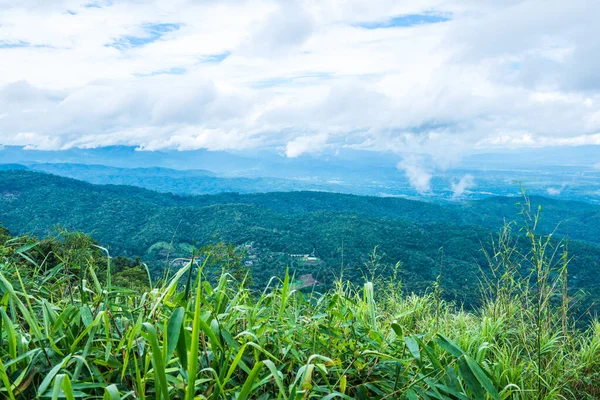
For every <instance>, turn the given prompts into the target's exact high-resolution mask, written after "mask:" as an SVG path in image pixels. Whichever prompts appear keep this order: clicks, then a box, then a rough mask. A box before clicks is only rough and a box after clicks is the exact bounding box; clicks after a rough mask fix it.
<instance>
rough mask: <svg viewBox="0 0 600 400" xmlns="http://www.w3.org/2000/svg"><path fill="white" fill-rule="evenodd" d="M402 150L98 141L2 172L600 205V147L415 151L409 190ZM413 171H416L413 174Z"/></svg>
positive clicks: (153, 184) (33, 154) (15, 156)
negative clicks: (444, 160)
mask: <svg viewBox="0 0 600 400" xmlns="http://www.w3.org/2000/svg"><path fill="white" fill-rule="evenodd" d="M400 160H402V155H398V154H394V153H391V152H379V153H376V152H370V151H358V150H351V149H345V150H343V151H338V152H337V153H334V154H328V153H323V154H320V155H304V156H301V157H298V158H287V157H285V156H282V155H280V154H278V153H276V152H270V151H261V152H255V153H250V152H245V153H235V154H234V153H230V152H224V151H208V150H194V151H174V150H173V151H154V152H151V151H138V150H136V149H135V148H134V147H123V146H115V147H103V148H97V149H78V148H74V149H69V150H61V151H41V150H26V149H23V148H21V147H15V146H5V147H3V148H1V149H0V169H15V168H19V169H30V170H34V171H40V172H46V173H52V174H55V175H60V176H66V177H71V178H75V179H80V180H85V181H87V182H91V183H97V184H125V185H134V186H139V187H144V188H147V189H152V190H157V191H161V192H171V193H177V194H182V195H185V194H216V193H222V192H239V193H262V192H272V191H294V190H319V191H330V192H340V193H352V194H359V195H374V196H400V197H408V198H420V199H428V200H433V201H437V200H441V199H452V200H460V199H477V198H484V197H489V196H494V195H503V196H511V195H516V194H518V191H519V188H518V187H519V185H518V184H517V183H515V182H516V181H518V182H520V183H521V184H522V185H523V186H524V187H526V188H527V189H528V190H529V192H530V193H532V194H538V195H545V196H551V197H556V198H562V199H571V200H583V201H588V202H592V203H598V202H600V169H599V168H598V162H599V161H600V146H581V147H564V148H544V149H521V150H515V151H513V152H504V153H495V154H474V155H470V156H467V157H465V158H463V159H462V160H461V161H460V162H457V163H456V164H454V165H453V166H452V168H448V169H440V168H439V167H436V163H435V162H434V160H432V159H431V158H430V157H426V156H423V157H421V158H420V161H419V162H420V163H421V164H420V165H419V166H418V168H414V169H413V171H412V173H417V174H422V175H424V177H425V179H427V182H428V183H429V190H421V191H418V190H416V189H415V187H413V185H414V184H413V182H411V179H413V178H414V176H412V177H411V176H408V175H407V172H406V171H404V170H399V169H398V166H397V164H398V162H399V161H400ZM417 178H418V177H417Z"/></svg>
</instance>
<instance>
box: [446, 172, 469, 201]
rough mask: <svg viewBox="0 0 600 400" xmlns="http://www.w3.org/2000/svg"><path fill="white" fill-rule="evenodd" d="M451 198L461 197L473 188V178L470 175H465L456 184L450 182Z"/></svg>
mask: <svg viewBox="0 0 600 400" xmlns="http://www.w3.org/2000/svg"><path fill="white" fill-rule="evenodd" d="M451 187H452V197H454V198H457V197H461V196H462V195H463V193H464V192H465V191H466V190H468V189H471V188H473V187H475V178H474V177H473V175H471V174H466V175H464V176H463V177H462V178H460V180H459V181H458V182H452V183H451Z"/></svg>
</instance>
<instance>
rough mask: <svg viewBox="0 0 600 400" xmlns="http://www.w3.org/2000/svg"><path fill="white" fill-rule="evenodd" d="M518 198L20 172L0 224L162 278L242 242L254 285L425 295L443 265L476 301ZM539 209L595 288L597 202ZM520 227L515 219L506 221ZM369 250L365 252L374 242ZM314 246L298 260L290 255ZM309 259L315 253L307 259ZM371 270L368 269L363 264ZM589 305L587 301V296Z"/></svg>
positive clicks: (447, 281)
mask: <svg viewBox="0 0 600 400" xmlns="http://www.w3.org/2000/svg"><path fill="white" fill-rule="evenodd" d="M520 201H522V199H520V198H517V197H510V198H507V197H498V198H489V199H486V200H481V201H473V202H467V203H462V204H459V203H449V204H433V203H427V202H419V201H413V200H407V199H401V198H381V197H363V196H354V195H343V194H334V193H322V192H289V193H265V194H248V195H241V194H235V193H227V194H219V195H212V196H187V197H186V196H177V195H172V194H163V193H157V192H153V191H149V190H145V189H140V188H136V187H130V186H115V185H106V186H103V185H92V184H89V183H85V182H81V181H77V180H73V179H67V178H62V177H58V176H53V175H47V174H41V173H35V172H29V171H19V170H12V171H3V172H0V222H2V223H3V224H4V225H5V226H6V227H7V228H8V229H9V230H10V231H11V232H12V233H13V234H24V233H30V234H33V235H37V236H39V237H43V236H45V235H47V234H51V233H52V229H53V227H55V226H56V225H57V224H60V225H62V226H64V227H66V228H68V229H70V230H76V231H82V232H85V233H89V234H91V235H92V237H93V238H94V239H96V240H97V241H98V242H99V243H100V244H102V245H108V246H110V248H111V253H112V254H113V255H129V256H134V255H139V256H141V257H142V259H143V260H144V261H145V262H147V263H148V265H149V266H150V267H151V270H152V272H153V273H154V274H155V275H157V276H159V275H160V274H161V272H162V269H163V268H164V266H165V260H166V259H167V256H169V257H170V258H171V259H172V258H174V257H179V256H189V254H190V249H191V248H192V245H193V246H195V247H201V246H203V245H206V244H210V243H217V242H225V243H229V244H234V245H244V244H245V245H246V246H245V249H246V252H247V255H246V256H247V258H246V261H247V265H248V267H249V268H250V269H251V271H252V275H253V282H254V284H255V285H256V286H260V285H262V284H264V283H265V282H266V281H267V280H268V279H269V278H270V277H271V276H272V275H281V274H282V273H284V272H285V267H286V266H290V267H291V268H292V272H296V273H297V274H308V273H311V274H313V276H314V277H315V278H316V279H317V280H318V281H320V282H323V283H325V284H327V283H328V282H331V281H332V279H333V277H334V276H338V275H340V274H341V273H342V265H343V274H344V277H345V278H348V279H351V280H354V281H361V280H362V277H363V275H365V274H367V275H368V274H382V275H385V276H389V275H390V274H391V273H392V271H393V266H394V265H395V264H396V263H397V262H400V267H399V272H398V273H399V276H400V278H401V279H402V281H403V283H404V285H405V287H406V288H407V290H409V291H413V290H414V291H424V290H426V289H427V288H428V287H431V285H432V284H433V283H434V282H435V281H436V279H437V277H438V275H440V271H441V285H442V288H443V292H444V296H445V297H446V298H449V299H455V300H459V301H460V302H464V304H466V305H474V304H475V303H476V299H475V297H476V296H474V293H476V292H477V290H478V286H479V278H480V276H481V272H480V268H484V269H485V267H486V264H487V262H486V258H485V255H484V252H483V251H482V248H489V244H490V243H491V239H492V235H493V234H495V233H497V232H498V231H499V230H500V228H501V227H502V225H503V223H504V221H512V220H516V221H520V220H522V216H520V215H519V211H520V206H519V205H517V203H518V202H520ZM531 201H532V204H533V206H532V207H533V209H534V210H535V208H536V207H537V206H541V207H542V210H543V211H542V217H541V220H540V230H541V231H543V232H546V233H550V232H552V231H553V229H554V228H555V226H556V225H557V224H558V223H559V222H560V223H561V224H560V225H559V226H558V229H557V230H556V233H557V235H558V236H560V235H564V234H567V233H568V236H569V238H570V239H571V240H570V242H569V251H570V255H572V256H573V259H572V261H571V264H570V269H569V271H570V284H571V287H572V289H573V291H574V292H575V291H576V290H577V289H585V290H587V291H589V292H590V293H594V294H595V296H598V293H600V283H599V282H600V264H599V263H600V261H599V260H600V207H599V206H595V205H591V204H586V203H579V202H564V201H557V200H550V199H546V198H538V197H534V198H531ZM514 231H515V234H519V232H518V227H517V226H516V225H515V227H514ZM375 248H377V252H376V254H375V255H373V250H374V249H375ZM308 254H312V255H313V256H314V258H315V260H313V261H311V262H306V261H305V259H304V258H300V259H299V258H297V257H296V258H295V255H308ZM311 260H312V259H311ZM374 260H375V261H376V264H378V265H379V266H378V267H377V270H376V271H372V270H371V267H370V266H372V265H374V264H375V262H374ZM586 304H588V305H589V304H591V303H590V301H587V302H586Z"/></svg>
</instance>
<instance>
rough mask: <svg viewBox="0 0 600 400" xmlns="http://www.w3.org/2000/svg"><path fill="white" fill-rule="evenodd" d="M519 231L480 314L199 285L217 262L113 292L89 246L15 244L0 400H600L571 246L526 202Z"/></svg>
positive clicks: (0, 248) (5, 305)
mask: <svg viewBox="0 0 600 400" xmlns="http://www.w3.org/2000/svg"><path fill="white" fill-rule="evenodd" d="M524 218H525V221H526V222H527V221H529V225H528V224H527V223H526V224H525V234H526V235H527V237H528V238H529V239H530V241H531V249H530V251H529V252H528V253H519V252H518V251H517V250H516V248H515V247H514V246H513V244H514V238H513V235H512V233H511V226H510V225H509V226H507V227H506V228H505V230H504V231H503V232H501V233H500V234H499V235H498V237H497V238H495V240H494V243H493V246H492V247H493V251H492V252H490V253H489V254H487V256H488V261H489V265H487V266H484V267H482V269H483V271H482V289H483V290H482V294H478V293H473V296H480V295H481V296H483V297H484V299H483V306H482V307H481V308H480V309H478V310H476V311H469V312H467V311H464V310H462V309H461V308H460V307H458V306H456V305H454V304H450V303H447V302H445V301H444V300H442V299H441V298H440V291H442V290H443V287H441V288H439V287H436V288H434V290H432V291H431V292H430V294H425V295H421V296H417V295H414V294H410V293H403V291H402V285H401V282H398V281H396V280H395V279H389V280H378V279H374V280H373V279H366V280H365V283H364V285H359V286H357V285H353V284H351V283H349V282H344V281H338V282H336V284H335V285H334V287H333V288H332V289H330V290H328V291H327V292H325V293H317V292H315V291H314V290H313V291H310V292H306V293H305V292H302V291H297V290H294V289H293V288H292V285H291V282H292V279H293V278H292V277H291V276H289V275H288V274H286V276H285V278H284V279H283V280H281V281H280V280H278V279H275V278H274V279H273V280H272V281H271V282H270V284H269V286H268V287H267V288H265V289H264V291H262V292H259V293H257V292H254V291H251V290H250V289H247V288H246V285H245V281H244V279H243V278H241V279H239V278H238V279H235V278H234V277H233V276H232V275H230V274H228V273H227V269H225V268H223V270H222V273H221V274H220V275H218V274H217V276H218V279H216V280H209V279H207V278H206V277H207V276H208V275H209V274H208V272H209V271H207V270H206V269H207V268H209V267H210V268H219V265H220V261H219V259H214V258H211V257H215V255H213V254H199V255H197V256H196V257H194V258H193V261H192V262H190V263H188V265H187V266H185V267H184V268H182V269H180V270H179V271H177V272H176V273H174V274H171V276H170V277H169V278H167V279H166V280H164V281H162V282H155V283H154V286H153V288H152V289H150V287H151V286H150V285H148V287H147V289H146V290H131V289H127V288H123V287H117V286H112V285H111V284H110V282H111V280H112V276H111V274H112V273H111V268H110V267H108V266H107V265H100V263H99V261H98V260H102V259H98V258H94V257H92V256H91V254H93V252H92V249H90V252H89V253H86V252H82V251H81V249H79V250H78V252H77V254H76V255H72V256H65V255H64V254H63V255H62V257H61V258H60V260H59V262H58V263H57V264H56V265H51V264H50V263H49V262H48V261H47V260H48V259H49V258H43V261H41V262H38V261H35V260H36V258H35V257H33V256H32V252H34V251H35V250H36V247H35V246H31V245H25V243H24V242H23V240H22V239H20V238H14V239H8V240H7V241H6V243H4V244H3V245H0V260H1V261H0V343H1V347H0V382H1V384H0V397H2V396H4V397H7V398H10V399H31V398H36V397H40V398H50V399H58V398H67V399H73V398H98V399H100V398H102V399H126V398H137V399H188V400H192V399H205V398H206V399H250V398H251V399H261V398H262V399H267V398H278V399H305V398H325V399H337V398H339V399H348V398H358V399H411V400H412V399H563V398H566V399H593V398H598V397H599V396H600V383H599V382H600V322H598V321H595V320H592V321H591V322H589V324H588V325H587V326H586V328H583V329H582V328H576V324H575V321H573V320H572V319H571V317H570V313H569V307H570V305H569V297H568V296H564V294H565V293H566V294H567V295H568V292H564V291H563V290H566V289H565V288H567V285H568V283H567V282H566V281H565V279H564V277H565V276H566V273H564V272H565V271H564V269H565V268H568V258H569V254H568V252H567V249H566V246H565V243H562V242H561V243H559V244H553V243H554V242H553V241H550V240H549V239H548V236H541V235H539V234H537V232H536V226H535V225H536V220H537V218H538V217H537V215H536V214H534V213H532V212H530V210H528V208H527V204H526V205H525V206H524ZM104 260H106V259H104ZM209 261H210V262H209ZM398 268H401V266H399V265H398ZM524 270H525V271H528V274H526V275H524V274H523V271H524ZM440 271H441V273H443V269H442V268H440ZM213 272H214V271H213ZM394 275H395V274H394ZM212 276H214V273H213V274H212Z"/></svg>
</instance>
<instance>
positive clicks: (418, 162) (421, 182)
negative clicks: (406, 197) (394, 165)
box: [398, 157, 433, 194]
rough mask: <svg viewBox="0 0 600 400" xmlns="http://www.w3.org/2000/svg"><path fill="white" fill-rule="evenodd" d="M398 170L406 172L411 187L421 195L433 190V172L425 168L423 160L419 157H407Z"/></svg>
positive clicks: (400, 163)
mask: <svg viewBox="0 0 600 400" xmlns="http://www.w3.org/2000/svg"><path fill="white" fill-rule="evenodd" d="M398 169H400V170H402V171H404V173H405V174H406V177H407V178H408V181H409V182H410V186H412V187H413V188H414V189H415V190H416V191H417V192H419V193H420V194H424V193H427V192H429V191H430V190H431V178H432V177H433V175H432V173H431V171H430V170H429V169H428V168H426V167H424V166H423V160H422V159H420V158H418V157H406V158H404V160H402V161H400V162H399V163H398Z"/></svg>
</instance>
